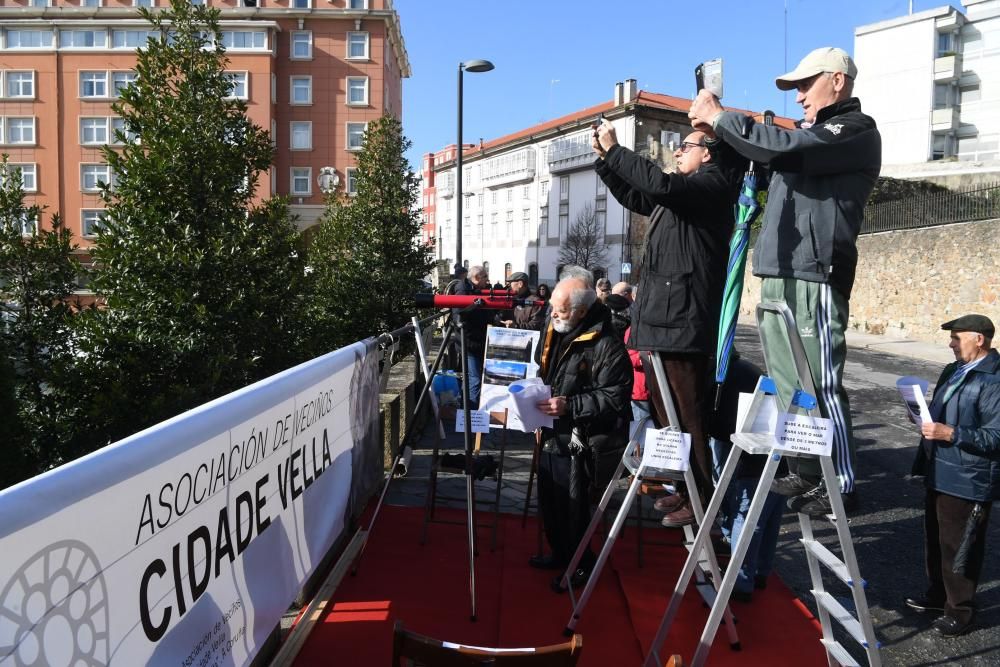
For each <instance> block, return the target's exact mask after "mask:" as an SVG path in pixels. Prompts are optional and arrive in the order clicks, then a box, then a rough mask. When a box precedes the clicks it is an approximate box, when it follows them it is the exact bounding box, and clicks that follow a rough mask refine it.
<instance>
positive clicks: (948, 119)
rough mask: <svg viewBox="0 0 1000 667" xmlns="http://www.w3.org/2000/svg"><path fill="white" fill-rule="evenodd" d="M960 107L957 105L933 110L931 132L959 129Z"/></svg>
mask: <svg viewBox="0 0 1000 667" xmlns="http://www.w3.org/2000/svg"><path fill="white" fill-rule="evenodd" d="M958 126H959V108H958V107H957V106H948V107H942V108H941V109H934V110H933V111H931V132H951V131H952V130H956V129H958Z"/></svg>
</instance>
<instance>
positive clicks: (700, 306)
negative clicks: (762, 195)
mask: <svg viewBox="0 0 1000 667" xmlns="http://www.w3.org/2000/svg"><path fill="white" fill-rule="evenodd" d="M711 150H712V156H713V161H712V162H709V163H708V164H705V165H702V167H701V168H700V169H699V170H698V171H697V172H695V173H694V174H691V175H690V176H685V175H683V174H665V173H663V171H661V170H660V168H659V167H658V166H657V165H656V164H655V163H653V162H650V161H649V160H647V159H645V158H643V157H640V156H638V155H636V154H635V153H633V152H632V151H630V150H628V149H627V148H622V147H621V146H614V147H612V149H611V150H609V151H608V153H607V156H606V157H605V158H604V159H603V160H601V159H599V160H597V162H596V164H595V168H596V170H597V174H598V176H600V177H601V180H603V181H604V183H605V184H606V185H607V186H608V189H609V190H611V193H612V194H613V195H614V197H615V199H617V200H618V201H619V202H620V203H621V204H622V206H624V207H625V208H627V209H629V210H630V211H634V212H636V213H639V214H642V215H648V216H649V217H650V221H649V228H648V231H647V234H646V241H645V246H646V249H645V252H644V253H643V256H642V265H641V266H642V274H641V276H640V277H639V287H638V295H637V297H636V302H635V312H634V317H633V318H632V337H631V339H630V340H629V347H632V348H635V349H637V350H659V351H663V352H684V353H697V354H713V353H714V352H715V343H716V340H715V339H716V331H717V329H718V326H719V314H720V313H721V311H722V292H723V287H724V285H725V281H726V263H727V261H728V259H729V238H730V236H731V235H732V232H733V225H734V223H735V219H734V209H733V204H734V203H735V202H736V198H737V196H738V195H739V189H740V184H741V183H742V180H743V173H744V171H745V165H746V161H745V160H743V159H742V158H740V157H739V156H738V155H736V154H735V152H733V151H732V149H730V148H729V147H728V146H726V145H725V144H724V143H722V142H719V143H718V144H716V145H715V146H713V147H712V148H711ZM720 152H728V153H729V154H728V155H726V156H725V159H724V160H720V159H719V158H718V157H717V156H716V154H717V153H720ZM717 163H718V164H717ZM719 164H724V165H726V166H725V168H722V167H720V166H719Z"/></svg>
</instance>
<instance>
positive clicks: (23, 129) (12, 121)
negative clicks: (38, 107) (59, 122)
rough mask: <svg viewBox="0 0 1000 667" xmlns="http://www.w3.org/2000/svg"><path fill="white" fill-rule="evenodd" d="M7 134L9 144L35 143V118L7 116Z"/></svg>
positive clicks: (5, 121)
mask: <svg viewBox="0 0 1000 667" xmlns="http://www.w3.org/2000/svg"><path fill="white" fill-rule="evenodd" d="M4 124H5V125H6V128H5V129H6V130H7V131H6V133H5V136H6V138H7V143H8V144H27V145H32V144H34V143H35V118H34V117H31V118H5V119H4Z"/></svg>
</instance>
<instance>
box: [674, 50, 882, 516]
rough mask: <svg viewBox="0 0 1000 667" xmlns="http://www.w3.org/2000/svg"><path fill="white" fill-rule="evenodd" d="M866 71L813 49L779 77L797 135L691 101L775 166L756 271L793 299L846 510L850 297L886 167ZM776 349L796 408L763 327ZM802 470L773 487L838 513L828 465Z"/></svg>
mask: <svg viewBox="0 0 1000 667" xmlns="http://www.w3.org/2000/svg"><path fill="white" fill-rule="evenodd" d="M857 73H858V69H857V67H856V66H855V64H854V61H853V60H852V59H851V57H850V56H849V55H847V53H846V52H844V51H843V50H842V49H838V48H833V47H824V48H820V49H816V50H815V51H813V52H811V53H810V54H809V55H807V56H806V57H805V58H803V59H802V62H800V63H799V65H798V67H796V68H795V69H794V70H792V71H791V72H789V73H787V74H785V75H783V76H780V77H778V78H777V79H776V80H775V83H776V85H777V86H778V88H779V89H780V90H795V91H797V94H796V97H795V101H796V102H797V103H798V104H800V105H802V110H803V112H804V115H805V118H804V120H803V122H802V123H801V124H800V127H799V128H798V129H795V130H786V129H783V128H779V127H773V126H767V125H764V124H762V123H755V122H754V121H753V119H752V118H748V117H747V116H746V115H745V114H742V113H738V112H727V111H724V110H723V108H722V106H721V105H720V104H719V100H718V99H717V98H716V97H715V96H714V95H712V94H711V93H710V92H708V91H706V90H702V91H700V92H699V93H698V97H697V98H696V99H695V101H694V102H693V103H692V104H691V112H690V114H689V117H690V118H691V121H692V123H691V124H692V125H693V126H694V127H695V128H696V129H702V130H709V131H712V130H714V132H715V134H717V135H718V137H719V139H722V140H724V141H725V142H726V143H727V144H729V146H731V147H732V148H733V149H735V150H736V152H738V153H740V154H741V155H743V156H744V157H746V158H749V159H750V160H754V161H755V162H758V163H767V164H769V166H770V169H771V184H770V187H769V188H768V206H767V207H766V208H765V209H764V224H763V228H762V229H761V232H760V236H759V237H758V239H757V245H756V246H754V253H753V272H754V275H756V276H760V277H761V278H763V283H762V284H761V299H762V300H767V301H784V302H785V303H787V304H788V307H789V308H790V309H791V310H792V313H793V314H794V316H795V322H796V325H797V326H798V329H799V336H800V337H801V338H802V342H803V343H804V344H805V347H806V352H807V356H808V358H809V366H810V368H811V370H812V376H813V383H814V385H815V387H816V392H817V394H819V395H818V396H817V397H816V398H817V399H818V401H819V406H820V411H821V413H822V414H823V416H824V417H827V418H829V419H830V420H831V423H832V427H833V462H834V467H835V468H836V470H837V475H838V477H839V479H840V488H841V491H842V492H843V493H844V494H845V495H844V503H845V505H846V506H847V507H848V508H850V507H851V506H853V504H854V501H855V497H854V495H853V494H854V480H855V473H854V440H853V437H852V434H851V420H850V406H849V403H848V399H847V393H846V392H845V391H844V387H843V382H842V379H843V371H844V358H845V356H846V353H847V346H846V344H845V342H844V330H845V329H846V327H847V318H848V299H850V296H851V288H852V287H853V285H854V273H855V270H856V268H857V261H858V249H857V236H858V231H859V230H860V228H861V221H862V219H863V217H864V208H865V203H866V202H867V201H868V197H869V195H871V191H872V189H873V188H874V187H875V181H876V179H877V178H878V174H879V170H880V168H881V164H882V139H881V137H880V135H879V132H878V129H877V128H876V127H875V121H874V120H873V119H872V118H871V117H870V116H866V115H865V114H863V113H862V112H861V102H860V101H859V100H858V99H857V98H856V97H852V96H851V93H852V90H853V88H854V79H855V77H856V76H857ZM761 328H762V330H763V331H764V332H765V335H766V336H767V337H768V343H769V347H773V351H772V353H771V354H769V355H768V359H769V361H771V362H772V363H771V368H769V371H770V373H771V375H772V376H773V378H774V380H775V382H776V383H777V385H778V392H779V394H780V396H781V399H782V401H783V402H785V403H787V402H788V401H789V400H790V398H791V396H792V392H793V391H794V390H795V389H796V388H797V386H798V380H797V375H796V372H795V368H794V364H793V361H792V358H791V355H790V353H789V348H788V343H787V336H786V335H785V333H784V328H783V327H782V325H781V323H780V322H779V321H778V319H777V318H776V317H773V316H768V317H767V318H765V319H764V321H763V322H762V323H761ZM795 461H796V462H797V463H798V466H797V468H796V470H795V471H794V472H793V474H791V475H789V476H788V477H785V478H783V479H780V480H776V481H775V483H774V487H773V490H774V491H776V492H778V493H781V494H783V495H787V496H798V497H796V498H795V499H794V500H792V501H791V503H789V506H790V507H791V508H792V509H793V510H795V511H798V512H805V513H808V514H812V515H819V514H825V513H828V512H829V511H830V500H829V498H827V497H826V489H825V487H824V485H823V484H821V473H820V469H819V462H818V461H817V460H814V459H804V458H803V459H796V460H795Z"/></svg>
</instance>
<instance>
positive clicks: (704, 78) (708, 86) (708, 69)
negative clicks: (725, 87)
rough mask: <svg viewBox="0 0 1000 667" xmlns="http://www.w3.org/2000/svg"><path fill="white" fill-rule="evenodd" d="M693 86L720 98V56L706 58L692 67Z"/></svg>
mask: <svg viewBox="0 0 1000 667" xmlns="http://www.w3.org/2000/svg"><path fill="white" fill-rule="evenodd" d="M694 80H695V86H696V87H697V89H698V90H707V91H708V92H710V93H712V94H713V95H715V96H716V97H717V98H719V99H722V58H716V59H715V60H706V61H705V62H703V63H701V64H700V65H698V66H697V67H695V68H694Z"/></svg>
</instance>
